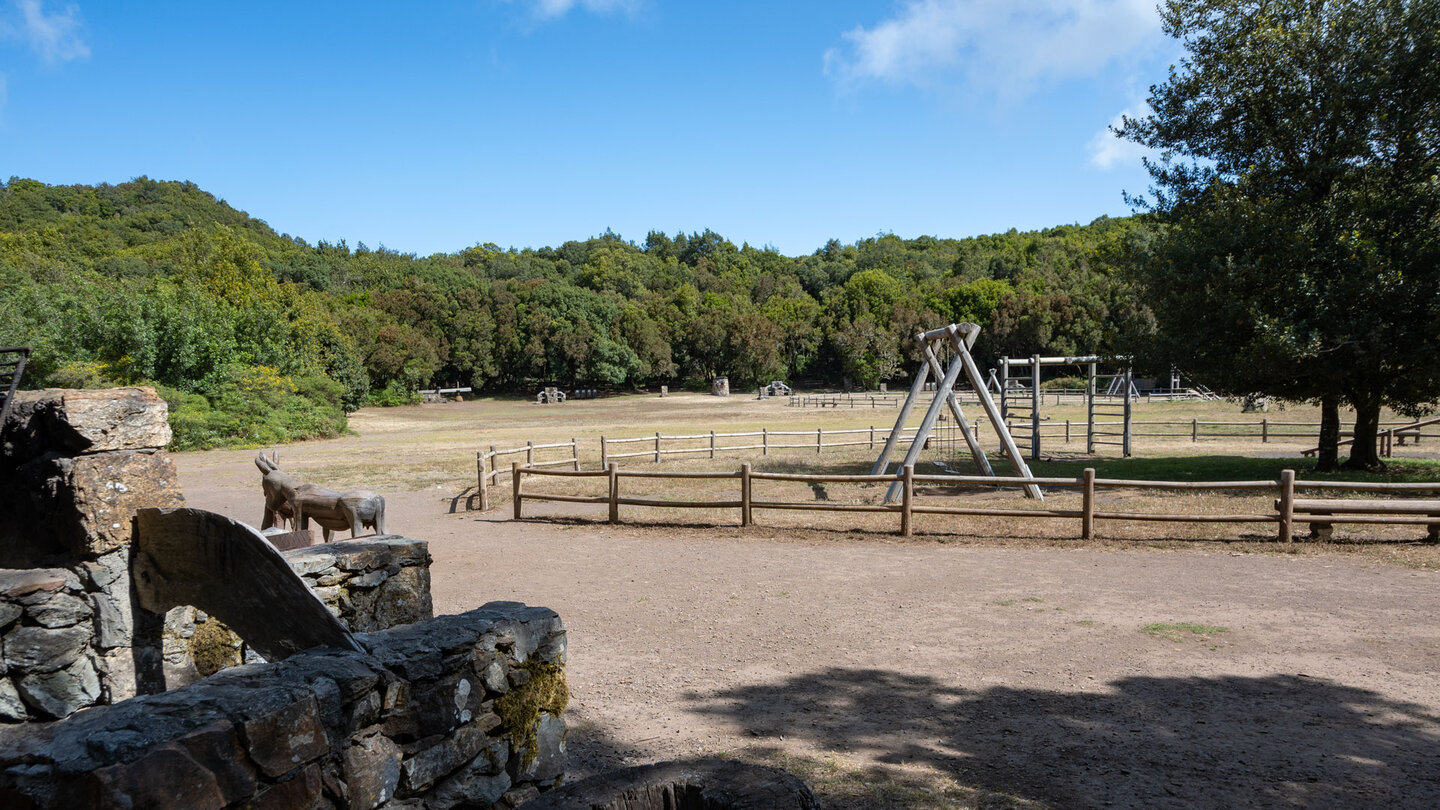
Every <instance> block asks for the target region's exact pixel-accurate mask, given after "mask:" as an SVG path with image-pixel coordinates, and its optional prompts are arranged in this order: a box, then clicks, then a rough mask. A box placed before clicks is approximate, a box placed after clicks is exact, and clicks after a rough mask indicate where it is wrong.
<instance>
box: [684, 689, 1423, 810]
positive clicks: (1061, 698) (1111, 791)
mask: <svg viewBox="0 0 1440 810" xmlns="http://www.w3.org/2000/svg"><path fill="white" fill-rule="evenodd" d="M690 700H691V701H692V704H693V705H692V706H691V710H693V711H696V712H698V713H700V714H705V715H711V716H718V717H722V718H725V719H728V720H729V721H730V722H733V723H735V724H736V725H738V726H739V727H741V728H743V729H745V730H746V731H748V732H749V733H750V734H752V735H754V736H756V737H758V738H770V739H778V738H781V737H787V738H791V739H798V740H802V741H805V742H808V743H810V744H812V745H815V746H818V747H820V748H821V749H823V750H830V751H839V752H857V753H863V752H870V755H871V756H874V757H876V758H878V759H879V761H881V762H886V763H893V764H901V763H912V764H917V765H923V766H928V767H932V768H936V769H938V770H940V771H942V772H945V773H948V774H949V775H950V776H951V777H953V778H954V779H955V780H956V781H957V782H959V783H961V784H966V785H972V786H975V787H977V788H981V789H984V790H989V791H994V792H997V793H1003V794H1007V795H1012V796H1016V797H1022V798H1024V799H1031V800H1036V801H1040V802H1043V803H1045V804H1048V805H1051V806H1054V807H1065V808H1070V807H1174V808H1189V807H1317V808H1318V807H1327V808H1328V807H1379V806H1387V807H1392V808H1393V807H1414V808H1422V807H1423V808H1433V807H1440V747H1437V743H1440V716H1437V714H1436V713H1434V712H1433V711H1432V710H1431V709H1429V708H1428V707H1424V706H1419V705H1415V704H1408V703H1401V702H1397V701H1394V700H1391V699H1389V698H1386V697H1384V696H1382V695H1380V694H1378V693H1376V692H1372V691H1369V690H1365V689H1359V688H1355V687H1351V686H1345V685H1340V684H1336V683H1332V682H1329V681H1326V680H1321V679H1317V678H1309V677H1304V676H1288V675H1273V676H1267V677H1260V678H1247V677H1235V676H1227V677H1218V678H1199V677H1195V678H1185V677H1180V678H1157V677H1134V678H1125V679H1122V680H1118V681H1115V682H1113V683H1111V684H1110V685H1109V688H1108V689H1107V690H1105V691H1102V692H1057V691H1047V690H1042V689H1023V688H1013V687H1006V686H996V687H991V688H988V689H984V690H979V691H973V690H967V689H962V688H956V687H954V686H951V685H947V684H945V683H942V682H941V681H938V680H936V679H934V678H930V677H926V676H912V675H903V674H898V673H895V672H889V671H882V670H870V669H864V670H861V669H843V668H833V669H829V670H826V671H823V672H816V673H811V674H806V675H800V676H796V677H794V678H792V679H790V680H788V681H786V682H783V683H780V684H774V685H756V686H745V687H739V688H736V689H732V690H727V691H723V692H719V693H716V694H708V695H692V696H690Z"/></svg>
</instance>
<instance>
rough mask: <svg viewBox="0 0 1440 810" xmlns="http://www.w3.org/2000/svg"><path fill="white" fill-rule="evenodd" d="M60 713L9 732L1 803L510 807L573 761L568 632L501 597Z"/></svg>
mask: <svg viewBox="0 0 1440 810" xmlns="http://www.w3.org/2000/svg"><path fill="white" fill-rule="evenodd" d="M358 638H359V640H360V642H361V645H362V646H363V647H364V648H365V649H366V651H367V652H365V653H354V652H346V651H338V650H315V651H310V652H307V653H301V654H299V655H295V656H292V657H291V658H288V659H286V660H284V661H281V662H278V663H273V664H252V665H247V666H241V667H235V668H232V669H228V670H226V671H224V672H222V673H220V674H218V675H215V676H212V677H210V678H206V679H205V680H203V681H200V682H198V683H195V684H192V685H190V686H186V687H183V688H180V689H175V690H171V691H169V692H166V693H164V694H160V695H148V696H143V697H138V698H135V699H133V700H128V701H125V702H124V703H121V704H117V705H114V706H104V707H97V708H95V709H92V710H90V711H86V712H82V713H80V714H78V715H75V716H73V717H71V718H69V719H66V720H62V721H58V722H53V723H44V724H38V723H32V724H29V725H27V726H9V727H3V728H0V806H3V807H6V808H15V809H16V810H40V809H41V808H44V809H46V810H48V809H49V808H100V807H135V808H139V807H187V808H196V809H197V810H204V809H205V808H212V809H213V810H220V809H221V808H239V807H320V808H348V809H349V810H374V808H380V807H388V808H409V809H410V810H449V809H450V808H454V807H461V806H463V807H476V808H509V807H514V806H517V805H518V804H520V803H522V802H523V801H526V800H529V799H532V798H534V797H536V796H538V795H540V793H541V792H542V791H544V790H548V789H549V788H551V787H553V786H554V785H555V784H557V783H558V781H559V780H560V778H561V776H562V775H563V773H564V769H565V743H564V729H565V727H564V723H563V721H562V720H561V716H562V713H563V711H564V707H565V702H566V700H567V699H568V693H567V692H566V689H565V683H564V675H563V669H562V667H563V664H564V659H565V644H566V641H565V628H564V626H563V624H562V623H561V621H560V618H559V616H557V615H556V614H555V613H554V612H553V611H550V610H548V609H545V608H534V607H526V606H524V605H520V604H517V603H513V602H494V603H490V604H488V605H485V606H484V607H482V608H480V609H478V610H474V611H471V612H469V613H465V614H461V615H458V616H443V617H440V618H438V619H432V620H429V621H425V622H420V623H418V624H413V625H407V626H405V627H400V628H395V629H391V630H384V631H380V632H376V633H369V634H362V635H360V636H359V637H358Z"/></svg>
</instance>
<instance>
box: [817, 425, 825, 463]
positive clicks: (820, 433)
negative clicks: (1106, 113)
mask: <svg viewBox="0 0 1440 810" xmlns="http://www.w3.org/2000/svg"><path fill="white" fill-rule="evenodd" d="M824 446H825V428H815V455H817V456H818V455H820V448H821V447H824Z"/></svg>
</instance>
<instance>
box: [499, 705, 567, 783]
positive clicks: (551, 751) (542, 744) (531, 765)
mask: <svg viewBox="0 0 1440 810" xmlns="http://www.w3.org/2000/svg"><path fill="white" fill-rule="evenodd" d="M516 753H517V755H516V756H514V757H511V761H510V765H511V773H510V778H511V780H512V781H514V782H516V783H520V782H539V783H541V784H545V783H548V782H552V781H554V780H556V779H558V778H560V777H561V776H564V775H565V721H564V720H562V719H560V718H559V717H555V716H554V715H552V714H550V713H549V712H541V713H540V723H539V725H538V727H537V728H536V730H535V751H534V756H533V757H531V756H530V753H529V752H526V751H518V752H516Z"/></svg>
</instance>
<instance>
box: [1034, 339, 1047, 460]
mask: <svg viewBox="0 0 1440 810" xmlns="http://www.w3.org/2000/svg"><path fill="white" fill-rule="evenodd" d="M1044 399H1045V398H1044V396H1043V395H1042V394H1041V393H1040V355H1038V354H1032V355H1030V460H1031V461H1039V460H1040V405H1041V403H1042V402H1044Z"/></svg>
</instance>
